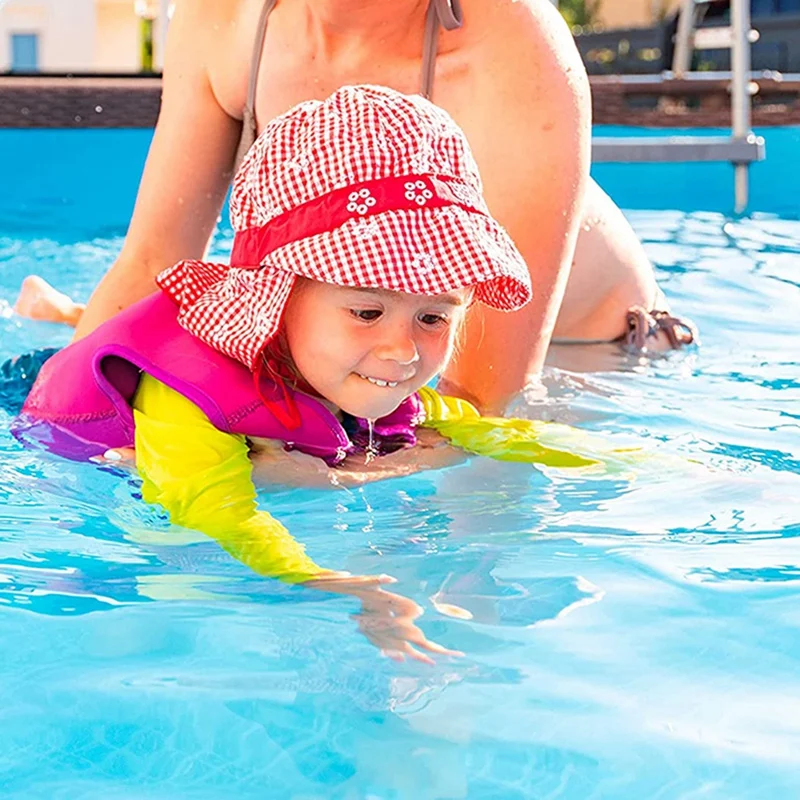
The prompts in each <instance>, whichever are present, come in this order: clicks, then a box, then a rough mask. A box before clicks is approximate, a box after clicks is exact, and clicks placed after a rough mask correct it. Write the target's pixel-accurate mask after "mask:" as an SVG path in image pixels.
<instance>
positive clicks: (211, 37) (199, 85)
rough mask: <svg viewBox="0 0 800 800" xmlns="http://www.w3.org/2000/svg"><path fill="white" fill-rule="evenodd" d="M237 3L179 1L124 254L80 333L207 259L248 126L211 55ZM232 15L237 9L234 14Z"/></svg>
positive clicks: (107, 277) (102, 285)
mask: <svg viewBox="0 0 800 800" xmlns="http://www.w3.org/2000/svg"><path fill="white" fill-rule="evenodd" d="M235 5H236V4H235V3H219V2H217V0H187V1H186V2H181V3H177V4H176V11H175V15H174V18H173V20H172V22H171V24H170V29H169V36H168V39H167V48H166V54H165V63H164V82H163V94H162V101H161V112H160V114H159V117H158V123H157V125H156V129H155V134H154V136H153V141H152V144H151V146H150V152H149V154H148V156H147V163H146V165H145V168H144V173H143V175H142V180H141V183H140V185H139V192H138V195H137V198H136V207H135V209H134V213H133V217H132V219H131V224H130V227H129V229H128V234H127V236H126V238H125V244H124V245H123V248H122V251H121V252H120V255H119V257H118V259H117V261H116V262H115V263H114V265H113V266H112V267H111V269H110V270H109V271H108V273H106V275H105V277H104V278H103V279H102V280H101V281H100V284H99V285H98V286H97V288H96V289H95V291H94V293H93V294H92V296H91V299H90V300H89V303H88V306H87V308H86V311H85V312H84V314H83V316H82V317H81V319H80V322H79V323H78V327H77V330H76V332H75V338H76V339H80V338H81V337H83V336H86V335H87V334H88V333H91V332H92V331H93V330H94V329H95V328H96V327H97V326H98V325H100V324H101V323H102V322H105V321H106V320H107V319H109V318H110V317H112V316H114V314H116V313H117V312H119V311H121V310H122V309H123V308H125V307H127V306H129V305H131V304H132V303H134V302H136V301H137V300H139V299H141V298H142V297H145V296H146V295H148V294H150V293H151V292H153V291H154V290H155V284H154V282H153V279H154V277H155V276H156V275H157V274H158V273H159V272H160V271H161V270H162V269H165V268H166V267H168V266H170V265H171V264H174V263H175V262H176V261H178V260H179V259H182V258H201V257H202V256H203V253H204V252H205V249H206V246H207V244H208V240H209V238H210V236H211V233H212V231H213V229H214V225H215V224H216V221H217V217H218V215H219V212H220V209H221V207H222V203H223V202H224V200H225V193H226V191H227V189H228V185H229V183H230V179H231V173H232V170H233V159H234V155H235V150H236V145H237V141H238V137H239V135H240V131H241V123H240V121H239V120H237V119H234V118H233V117H231V116H229V115H228V114H227V113H226V112H225V110H223V108H222V107H221V106H220V104H219V102H218V101H217V98H216V96H215V93H214V89H213V87H212V85H211V83H210V81H209V77H208V69H207V66H208V64H207V60H208V59H209V58H211V57H212V54H214V53H215V52H216V51H217V49H218V47H219V42H218V41H215V38H216V39H217V40H218V39H219V38H220V35H221V34H220V29H221V28H222V29H224V28H225V27H226V26H229V25H230V20H229V19H226V18H225V17H224V16H223V11H222V9H221V8H220V7H222V8H224V7H226V6H229V7H230V6H235ZM227 13H228V14H230V13H231V12H230V10H228V12H227Z"/></svg>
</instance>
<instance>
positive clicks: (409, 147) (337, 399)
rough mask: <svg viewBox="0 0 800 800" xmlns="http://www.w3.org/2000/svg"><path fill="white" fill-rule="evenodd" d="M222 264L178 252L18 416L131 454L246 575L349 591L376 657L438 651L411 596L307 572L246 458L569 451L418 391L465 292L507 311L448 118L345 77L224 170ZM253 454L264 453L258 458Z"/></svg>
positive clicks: (518, 270)
mask: <svg viewBox="0 0 800 800" xmlns="http://www.w3.org/2000/svg"><path fill="white" fill-rule="evenodd" d="M231 219H232V223H233V228H234V230H235V239H234V244H233V251H232V254H231V259H230V265H223V264H213V263H206V262H201V261H182V262H179V263H178V264H176V265H175V266H173V267H171V268H170V269H167V270H166V271H164V272H163V273H162V274H161V275H160V276H159V278H158V284H159V286H160V288H161V291H160V292H157V293H156V294H154V295H152V296H150V297H148V298H145V299H144V300H142V301H140V302H139V303H137V304H135V305H134V306H132V307H130V308H129V309H127V310H125V311H124V312H122V313H121V314H119V315H118V316H117V317H115V318H114V319H112V320H110V321H109V322H107V323H105V324H104V325H102V326H101V327H100V328H98V329H97V330H96V331H95V332H94V333H92V334H91V335H89V336H88V337H86V338H84V339H81V340H79V341H77V342H76V343H74V344H72V345H70V346H69V347H67V348H65V349H64V350H62V351H61V352H59V353H57V354H56V355H54V356H53V357H52V358H51V359H50V360H49V361H47V362H46V363H45V365H44V367H43V368H42V371H41V373H40V375H39V377H38V379H37V382H36V384H35V385H34V388H33V390H32V391H31V393H30V395H29V396H28V398H27V400H26V402H25V405H24V408H23V412H22V414H21V415H20V417H19V418H18V419H17V420H16V423H15V431H16V432H17V433H18V434H19V435H25V436H26V437H31V436H33V437H35V438H37V439H38V440H39V441H41V442H43V443H45V444H46V445H47V446H48V447H49V448H50V449H52V450H54V451H55V452H58V453H60V454H62V455H66V456H69V457H73V458H90V457H94V456H97V455H100V454H102V453H104V452H105V451H106V450H107V449H108V448H118V447H129V446H134V447H135V459H136V466H137V468H138V470H139V472H140V474H141V476H142V479H143V482H144V489H143V495H144V498H145V500H147V501H148V502H151V503H160V504H161V505H162V506H163V507H164V508H165V509H166V510H167V511H168V512H169V515H170V518H171V520H172V521H173V522H174V523H175V524H178V525H182V526H185V527H189V528H194V529H198V530H200V531H203V532H204V533H207V534H209V535H210V536H212V537H214V538H216V539H217V540H219V541H220V542H221V544H222V545H223V546H224V547H225V548H226V549H227V550H228V551H229V552H231V553H232V554H233V555H234V556H236V557H237V558H239V559H240V560H242V561H243V562H244V563H246V564H248V566H250V567H251V568H253V569H254V570H256V571H257V572H259V573H262V574H265V575H270V576H275V577H279V578H281V579H283V580H285V581H290V582H295V583H302V584H305V585H307V586H312V587H316V588H320V589H325V590H328V591H333V592H346V593H350V594H354V595H357V596H359V597H360V598H361V600H362V603H363V605H364V609H365V612H368V613H365V614H364V615H362V629H364V631H365V633H366V634H367V636H368V637H369V638H370V639H371V640H372V641H373V642H374V643H375V644H377V645H378V646H379V647H381V648H382V649H383V650H384V651H386V652H388V653H389V654H390V655H392V656H394V657H397V658H402V657H403V655H409V656H411V657H414V658H418V659H421V660H429V657H428V656H426V655H425V654H424V653H423V652H422V651H423V650H427V651H430V652H435V653H450V652H451V651H447V650H445V648H442V647H440V646H439V645H436V644H434V643H433V642H430V641H428V640H427V639H426V638H425V637H424V635H423V634H422V632H421V631H420V630H419V629H418V628H417V627H416V626H415V625H414V624H413V619H414V617H415V616H418V614H419V613H421V611H420V609H419V608H418V607H417V606H416V604H414V603H413V602H412V601H410V600H408V599H406V598H402V597H399V596H398V595H395V594H392V593H389V592H387V591H386V590H385V589H383V588H381V587H382V585H383V584H385V583H388V582H390V581H391V579H390V578H388V577H386V576H378V577H355V576H351V575H348V574H346V573H341V572H334V571H331V570H326V569H323V568H321V567H319V566H317V565H316V564H315V563H314V562H313V561H312V560H311V559H310V558H309V557H308V556H306V555H305V553H304V550H303V547H302V546H301V545H299V544H298V543H297V542H296V541H295V540H294V539H292V537H291V536H290V535H289V533H288V531H287V530H286V529H285V528H284V527H283V526H282V525H281V524H280V523H278V522H277V521H276V520H274V519H273V518H272V517H270V516H269V514H267V513H266V512H264V511H260V510H258V508H257V503H256V491H255V486H254V482H253V464H252V462H251V458H253V457H256V456H259V458H257V459H256V460H257V462H258V461H261V463H265V462H266V463H267V464H269V465H270V466H271V471H272V474H273V476H274V475H275V472H276V470H277V471H278V479H280V470H281V468H282V467H283V466H287V465H289V464H290V463H292V452H293V451H295V452H296V451H299V452H300V453H302V454H305V455H306V456H308V457H312V458H313V459H315V460H316V463H319V464H320V465H322V466H323V467H324V469H325V470H329V469H330V470H331V473H332V474H333V475H334V476H335V473H336V469H337V467H338V466H339V465H341V464H343V463H344V462H345V461H346V460H347V459H348V457H349V458H351V459H352V457H353V456H354V454H361V458H371V457H380V456H384V455H386V454H391V453H393V452H396V451H398V450H401V449H403V448H411V447H413V446H414V445H415V444H416V443H417V441H418V435H419V429H420V428H429V429H432V430H431V431H428V433H427V436H428V437H430V436H431V435H432V431H433V430H436V431H439V432H441V433H442V434H443V435H444V436H445V437H446V438H447V439H449V440H450V441H452V442H454V443H455V444H456V445H458V446H460V447H463V448H465V449H467V450H469V451H472V452H478V453H482V454H487V455H493V456H495V457H501V458H512V459H515V460H525V461H544V462H546V463H560V464H566V465H581V464H588V463H591V461H590V460H587V459H583V458H580V457H577V456H572V455H570V454H569V453H567V452H563V451H561V450H560V449H558V448H557V447H556V448H551V449H549V448H547V447H546V446H544V445H543V444H542V442H541V437H540V436H538V433H539V431H538V429H537V428H536V427H535V424H534V423H525V422H521V421H513V420H481V419H480V418H479V415H478V413H477V411H475V409H474V408H472V407H471V406H470V405H469V404H468V403H465V402H464V401H461V400H455V399H453V398H445V397H442V396H440V395H438V394H437V393H436V392H435V391H433V390H432V389H429V388H427V387H426V384H428V382H429V381H431V379H432V378H434V377H435V376H436V375H437V374H438V373H440V372H441V371H442V369H443V368H444V366H445V364H446V363H447V360H448V359H449V358H450V356H451V354H452V352H453V348H454V346H455V343H456V336H457V332H458V329H459V326H460V325H461V323H462V321H463V319H464V315H465V313H466V311H467V308H468V306H469V305H470V303H472V302H474V301H479V302H481V303H484V304H486V305H488V306H490V307H492V308H496V309H500V310H504V311H511V310H514V309H517V308H519V307H520V306H522V305H523V304H525V303H526V302H527V301H528V300H529V299H530V297H531V285H530V277H529V272H528V269H527V266H526V264H525V263H524V261H523V259H522V257H521V256H520V254H519V252H518V251H517V249H516V247H515V246H514V244H513V243H512V241H511V240H510V238H509V237H508V235H507V234H506V233H505V231H504V230H503V229H502V228H501V227H500V226H499V225H498V224H497V222H495V220H494V219H493V218H492V217H491V216H490V214H489V212H488V210H487V208H486V205H485V202H484V200H483V197H482V195H481V184H480V178H479V176H478V172H477V168H476V165H475V163H474V161H473V159H472V156H471V154H470V152H469V148H468V145H467V143H466V140H465V138H464V136H463V134H462V133H461V131H460V130H459V128H458V127H457V126H456V125H455V123H454V122H453V121H452V119H451V118H450V117H449V116H448V115H447V114H446V113H445V112H443V111H442V110H440V109H438V108H436V107H435V106H434V105H432V104H431V103H429V102H427V101H426V100H424V99H422V98H421V97H418V96H415V97H409V96H404V95H401V94H399V93H397V92H395V91H392V90H389V89H384V88H379V87H373V86H360V87H345V88H343V89H340V90H338V91H337V92H336V93H334V94H333V95H332V96H331V97H330V98H329V99H328V100H326V101H325V102H318V101H311V102H307V103H303V104H301V105H299V106H297V107H296V108H294V109H293V110H291V111H289V112H288V113H286V114H284V115H283V116H281V117H279V118H277V119H275V120H274V121H273V122H271V123H270V124H269V125H268V126H267V128H266V130H265V131H264V132H263V134H262V135H261V136H260V137H259V139H258V140H257V142H256V143H255V145H254V146H253V147H252V149H251V150H250V152H249V154H248V156H247V158H246V160H245V162H244V163H243V165H242V167H241V169H240V170H239V172H238V173H237V175H236V178H235V181H234V187H233V194H232V198H231ZM264 457H265V458H264Z"/></svg>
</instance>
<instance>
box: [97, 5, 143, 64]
mask: <svg viewBox="0 0 800 800" xmlns="http://www.w3.org/2000/svg"><path fill="white" fill-rule="evenodd" d="M139 31H140V21H139V17H137V16H136V13H135V12H134V5H133V2H132V0H126V2H108V0H105V1H104V0H98V2H97V46H96V48H95V59H94V69H95V70H97V71H98V72H139V70H140V69H141V66H142V64H141V60H142V55H141V49H140V43H139Z"/></svg>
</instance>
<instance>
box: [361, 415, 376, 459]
mask: <svg viewBox="0 0 800 800" xmlns="http://www.w3.org/2000/svg"><path fill="white" fill-rule="evenodd" d="M367 430H368V431H369V444H367V449H366V450H365V451H364V463H365V464H369V462H370V461H372V459H374V458H377V457H378V450H377V448H376V447H375V420H374V419H367Z"/></svg>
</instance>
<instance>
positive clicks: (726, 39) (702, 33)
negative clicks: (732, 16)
mask: <svg viewBox="0 0 800 800" xmlns="http://www.w3.org/2000/svg"><path fill="white" fill-rule="evenodd" d="M747 38H748V40H749V42H750V44H755V43H756V42H757V41H758V40H759V39H760V38H761V34H760V33H759V32H758V31H757V30H753V29H751V30H750V32H749V33H748V34H747ZM694 49H695V50H731V49H733V28H731V27H724V28H697V29H696V30H695V32H694Z"/></svg>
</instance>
